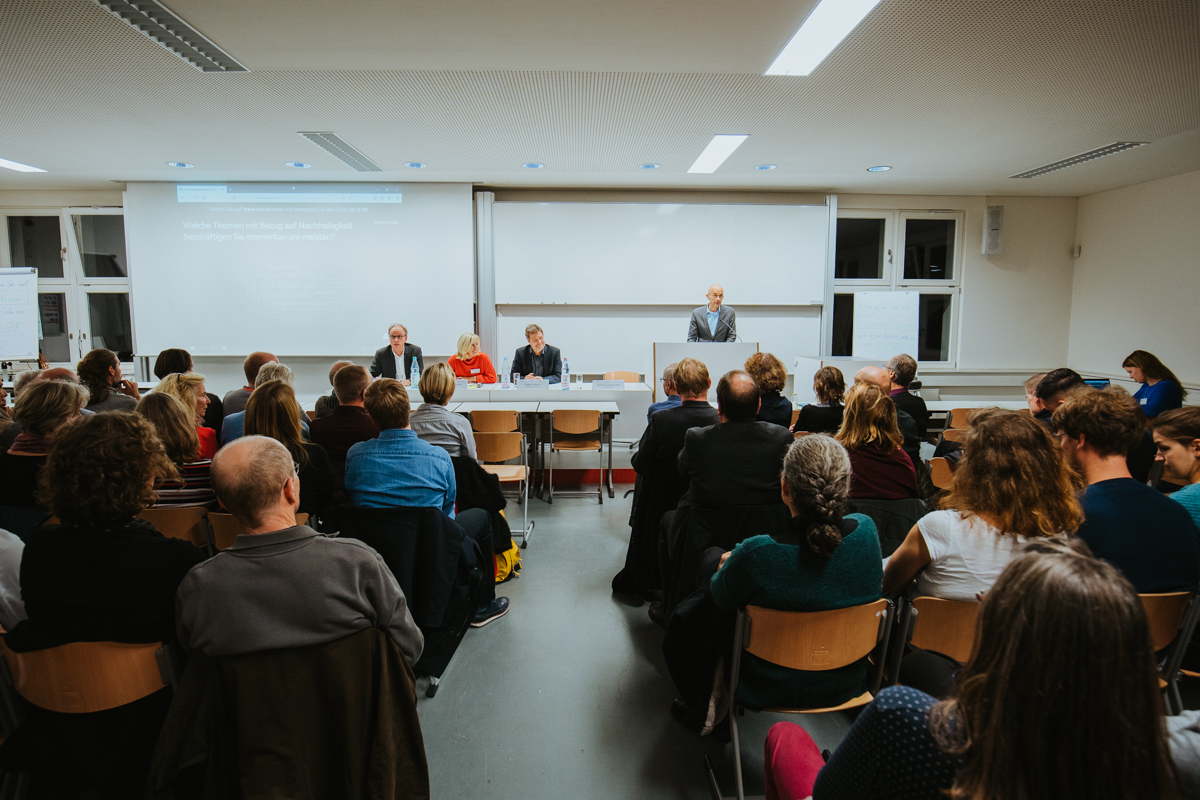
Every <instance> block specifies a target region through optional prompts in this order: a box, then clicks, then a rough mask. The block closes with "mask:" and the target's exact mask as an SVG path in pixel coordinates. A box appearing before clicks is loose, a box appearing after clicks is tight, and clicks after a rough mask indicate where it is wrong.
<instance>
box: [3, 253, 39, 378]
mask: <svg viewBox="0 0 1200 800" xmlns="http://www.w3.org/2000/svg"><path fill="white" fill-rule="evenodd" d="M38 319H39V318H38V293H37V270H36V269H34V268H32V267H13V268H10V269H0V359H3V360H4V361H22V360H28V361H33V360H36V359H37V357H38V338H39V337H38Z"/></svg>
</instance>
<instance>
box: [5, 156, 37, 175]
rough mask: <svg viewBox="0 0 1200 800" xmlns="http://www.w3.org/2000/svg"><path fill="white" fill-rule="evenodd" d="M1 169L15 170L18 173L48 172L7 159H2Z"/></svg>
mask: <svg viewBox="0 0 1200 800" xmlns="http://www.w3.org/2000/svg"><path fill="white" fill-rule="evenodd" d="M0 167H4V168H5V169H13V170H16V171H17V172H45V171H46V170H44V169H38V168H37V167H31V166H29V165H28V164H22V163H21V162H19V161H9V160H8V159H7V158H0Z"/></svg>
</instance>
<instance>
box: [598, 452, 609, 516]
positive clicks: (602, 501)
mask: <svg viewBox="0 0 1200 800" xmlns="http://www.w3.org/2000/svg"><path fill="white" fill-rule="evenodd" d="M606 488H608V487H606V486H605V485H604V440H603V438H601V440H600V491H599V492H598V494H599V497H600V505H604V490H605V489H606Z"/></svg>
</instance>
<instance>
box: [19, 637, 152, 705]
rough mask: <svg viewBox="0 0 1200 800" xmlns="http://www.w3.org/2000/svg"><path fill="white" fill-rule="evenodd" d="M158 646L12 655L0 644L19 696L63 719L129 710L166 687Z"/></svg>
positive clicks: (77, 646) (95, 645) (98, 645)
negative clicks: (73, 715)
mask: <svg viewBox="0 0 1200 800" xmlns="http://www.w3.org/2000/svg"><path fill="white" fill-rule="evenodd" d="M161 647H162V644H160V643H158V642H152V643H150V644H120V643H118V642H72V643H70V644H62V645H59V646H58V647H49V648H46V649H45V650H34V651H31V652H28V653H14V652H13V651H11V650H9V649H8V647H7V646H5V645H3V644H0V650H2V651H3V654H4V660H5V662H7V664H8V670H9V672H10V673H12V679H13V687H14V688H15V689H16V690H17V694H19V695H21V697H24V698H25V699H26V700H28V701H29V702H31V703H33V704H34V705H35V706H38V707H40V708H44V709H46V710H48V711H58V712H60V713H63V714H90V713H92V712H95V711H107V710H108V709H110V708H116V707H117V706H123V705H127V704H129V703H132V702H134V701H136V700H141V699H142V698H143V697H147V696H149V695H151V694H154V693H155V692H157V691H158V690H159V689H162V688H163V687H164V686H166V683H165V682H164V681H163V679H162V674H161V673H160V672H159V668H158V658H157V656H156V653H157V652H158V650H159V648H161Z"/></svg>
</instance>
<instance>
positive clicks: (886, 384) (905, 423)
mask: <svg viewBox="0 0 1200 800" xmlns="http://www.w3.org/2000/svg"><path fill="white" fill-rule="evenodd" d="M860 383H869V384H871V385H872V386H878V387H879V388H880V389H882V390H883V393H884V395H886V396H888V399H889V400H890V399H891V396H890V395H889V394H888V393H889V392H890V391H891V390H892V378H891V374H890V373H889V372H888V371H887V370H886V369H884V368H883V367H863V368H862V369H860V370H859V371H858V372H856V373H854V384H855V385H856V386H857V385H858V384H860ZM892 405H895V402H894V401H893V403H892ZM896 427H897V428H898V429H899V430H900V435H901V436H903V437H904V443H903V444H902V445H901V448H902V449H903V450H904V452H905V453H907V454H908V459H909V461H911V462H912V465H913V468H914V469H916V468H917V466H918V465H922V466H923V464H922V461H921V435H920V432H921V429H920V426H918V425H917V421H916V420H915V419H913V418H912V416H911V415H910V414H909V413H908V412H906V411H902V410H900V409H899V408H897V409H896Z"/></svg>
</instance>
